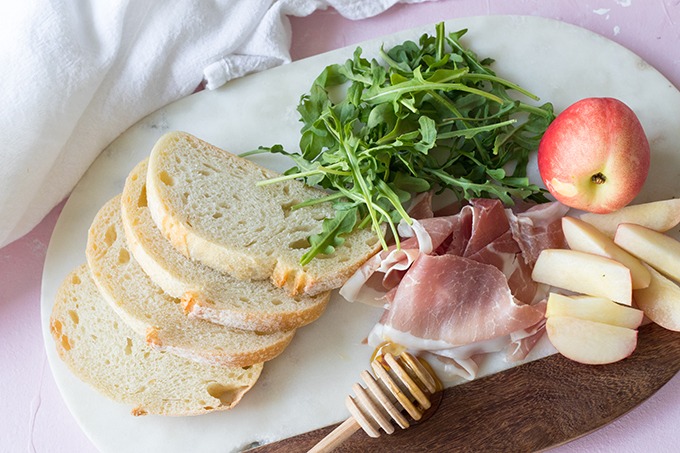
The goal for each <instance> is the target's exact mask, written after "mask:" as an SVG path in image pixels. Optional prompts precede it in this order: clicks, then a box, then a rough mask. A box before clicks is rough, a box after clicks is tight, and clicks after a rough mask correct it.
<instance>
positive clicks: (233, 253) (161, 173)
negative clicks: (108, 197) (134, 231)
mask: <svg viewBox="0 0 680 453" xmlns="http://www.w3.org/2000/svg"><path fill="white" fill-rule="evenodd" d="M275 176H277V174H276V173H275V172H273V171H270V170H267V169H265V168H262V167H259V166H258V165H256V164H254V163H253V162H250V161H248V160H246V159H243V158H240V157H238V156H235V155H233V154H230V153H228V152H226V151H223V150H221V149H219V148H217V147H215V146H212V145H210V144H208V143H206V142H204V141H201V140H199V139H198V138H196V137H194V136H192V135H189V134H187V133H183V132H171V133H167V134H165V135H164V136H163V137H161V138H160V139H159V140H158V142H157V143H156V145H155V146H154V148H153V150H152V151H151V155H150V157H149V169H148V172H147V180H146V184H147V200H148V205H149V209H150V211H151V216H152V218H153V219H154V222H155V223H156V225H158V227H159V228H160V230H161V231H162V232H163V235H164V236H165V237H166V238H167V239H169V240H170V242H171V243H172V244H173V245H174V246H175V248H177V249H178V250H179V251H180V252H181V253H182V254H184V255H185V256H187V257H189V258H192V259H195V260H198V261H201V262H203V263H205V264H206V265H208V266H210V267H213V268H215V269H218V270H220V271H223V272H227V273H229V274H231V275H233V276H235V277H236V278H238V279H253V280H259V279H266V278H270V277H271V279H272V281H273V283H274V284H275V285H276V286H285V287H286V288H287V289H288V290H289V291H290V292H291V294H299V293H306V294H319V293H322V292H324V291H328V290H331V289H334V288H337V287H340V286H342V284H343V283H344V282H345V281H346V280H347V279H348V278H349V277H350V276H351V275H352V274H353V273H354V271H355V270H356V269H357V268H358V267H359V266H360V265H361V264H362V263H363V262H364V261H365V260H366V259H368V258H369V257H370V256H372V255H373V254H375V252H376V251H377V250H378V248H379V247H380V244H379V241H378V238H377V236H376V235H375V234H374V233H373V232H372V231H370V229H368V228H366V229H362V230H358V231H355V232H353V233H351V234H348V235H346V237H345V238H346V241H345V244H343V245H342V246H341V247H338V248H337V249H336V252H335V253H333V254H332V255H328V256H319V257H317V258H315V259H313V260H312V261H311V262H310V263H309V264H308V265H306V266H304V267H303V266H301V265H300V258H301V257H302V255H303V254H304V253H305V252H306V251H307V250H308V249H309V243H308V241H307V238H308V237H309V236H310V235H311V234H315V233H319V232H320V231H321V227H322V222H321V221H322V220H323V219H324V218H326V217H329V216H331V215H332V214H333V207H332V206H331V205H330V203H323V204H318V205H314V206H310V207H304V208H300V209H295V210H293V209H291V207H292V206H294V205H296V204H298V203H300V202H302V201H305V200H308V199H311V198H319V197H322V196H325V195H327V194H326V193H325V192H323V191H320V190H317V189H314V188H311V187H309V186H306V185H305V184H303V183H302V182H300V181H295V180H290V181H286V182H282V183H277V184H270V185H265V186H257V185H256V183H257V182H258V181H261V180H264V179H269V178H272V177H275Z"/></svg>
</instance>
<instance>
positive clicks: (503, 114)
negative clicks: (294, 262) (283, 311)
mask: <svg viewBox="0 0 680 453" xmlns="http://www.w3.org/2000/svg"><path fill="white" fill-rule="evenodd" d="M466 32H467V30H459V31H456V32H453V33H449V34H447V33H446V31H445V29H444V24H443V23H440V24H437V25H436V27H435V35H434V36H431V35H429V34H424V35H422V36H421V37H420V39H419V41H418V42H417V43H416V42H414V41H406V42H404V43H402V44H400V45H397V46H394V47H392V48H390V49H385V48H384V47H383V48H381V49H380V51H379V55H380V58H381V60H382V62H383V63H382V64H381V63H379V62H378V61H377V60H376V59H370V60H369V59H366V58H364V57H362V49H361V48H360V47H358V48H357V49H356V50H355V51H354V53H353V55H352V58H350V59H348V60H347V61H345V62H344V63H343V64H334V65H330V66H328V67H326V68H325V69H324V70H323V71H322V72H321V73H320V74H319V76H318V77H317V78H316V79H315V81H314V82H313V84H312V86H311V88H310V90H309V92H308V93H306V94H303V95H302V96H301V98H300V103H299V105H298V113H299V114H300V120H301V122H302V124H303V126H302V128H301V131H300V133H301V136H300V143H299V145H300V152H299V153H289V152H287V151H285V150H284V149H283V148H282V147H281V146H280V145H274V146H272V147H269V148H264V147H263V148H260V149H259V150H257V151H254V152H275V153H280V154H284V155H287V156H289V157H290V158H291V159H292V160H293V162H294V163H295V166H294V167H292V168H291V169H289V170H288V171H286V172H285V173H284V175H282V176H281V177H278V178H274V179H271V180H268V181H264V182H261V184H271V183H275V182H277V181H281V180H285V179H291V178H299V179H302V180H304V181H305V182H306V183H307V184H309V185H317V186H320V187H321V188H324V189H327V190H328V191H329V195H328V196H326V197H321V198H319V199H317V200H306V201H304V202H302V203H300V204H299V205H298V207H300V206H308V205H312V204H316V203H322V202H332V203H333V206H334V208H335V217H333V218H330V219H326V220H324V222H323V227H322V232H321V233H320V234H318V235H314V236H312V237H310V238H309V242H310V245H311V248H310V249H309V250H308V251H307V253H305V255H304V257H303V259H302V261H301V262H302V264H307V263H309V262H310V261H311V260H312V259H313V258H314V256H316V255H317V254H329V253H333V252H334V250H335V248H336V247H338V246H341V245H342V243H343V242H344V238H343V237H342V235H344V234H346V233H348V232H350V231H353V230H354V229H355V228H363V227H364V226H366V225H368V224H370V225H371V228H372V229H373V230H374V231H375V232H376V234H377V235H378V237H379V239H380V242H381V244H382V246H383V247H385V248H386V247H387V239H386V237H385V235H384V234H383V224H385V223H386V224H387V226H388V229H389V230H390V231H392V233H393V235H394V239H395V241H397V245H398V244H399V243H398V236H397V235H396V224H398V223H399V222H400V221H402V220H404V221H406V222H407V223H411V222H412V220H411V219H410V217H409V216H408V214H407V212H406V210H405V209H404V205H405V204H406V203H408V201H409V200H410V199H411V197H412V196H414V195H415V194H417V193H421V192H425V191H429V190H436V191H437V192H441V191H444V190H448V191H451V192H452V193H453V195H454V196H456V197H457V198H459V199H466V200H469V199H471V198H476V197H492V198H498V199H499V200H501V201H502V202H503V203H505V204H506V205H512V204H513V203H514V200H517V199H531V200H534V201H536V202H544V201H547V198H546V197H545V194H544V193H543V191H542V190H541V189H540V188H539V187H537V186H536V185H533V184H531V183H530V182H529V180H528V179H527V177H526V175H527V169H526V167H527V163H528V161H529V156H530V154H531V153H533V152H535V151H536V150H537V149H538V144H539V141H540V139H541V137H542V135H543V133H544V132H545V129H546V128H547V127H548V125H549V124H550V122H551V121H552V120H553V119H554V118H555V116H554V113H553V108H552V105H551V104H550V103H546V104H543V105H540V106H539V105H534V104H531V103H529V102H525V101H523V100H522V99H527V100H528V101H537V100H538V97H537V96H535V95H534V94H532V93H530V92H529V91H527V90H526V89H524V88H522V87H520V86H518V85H517V84H515V83H513V82H511V81H509V80H506V79H504V78H502V77H500V76H498V75H497V74H496V73H495V72H494V71H493V70H492V69H491V64H492V63H493V60H492V59H490V58H483V59H480V58H479V57H478V56H477V55H476V54H475V53H474V52H472V51H471V50H469V49H467V48H465V46H464V45H463V43H462V39H463V37H464V35H465V33H466ZM510 169H512V170H510Z"/></svg>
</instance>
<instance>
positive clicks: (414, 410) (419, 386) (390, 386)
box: [308, 352, 440, 453]
mask: <svg viewBox="0 0 680 453" xmlns="http://www.w3.org/2000/svg"><path fill="white" fill-rule="evenodd" d="M371 368H372V369H373V373H374V374H375V376H374V375H372V374H371V373H369V372H368V371H366V370H364V371H362V372H361V375H360V376H361V379H362V380H363V381H364V383H365V384H366V387H363V386H362V385H360V384H359V383H356V384H354V385H353V386H352V390H353V391H354V393H355V395H356V396H355V397H352V396H351V395H348V396H347V399H346V400H345V404H346V406H347V409H348V410H349V412H350V414H351V416H350V417H349V418H348V419H347V420H345V421H344V422H343V423H341V424H340V425H339V426H338V427H337V428H335V429H334V430H333V431H332V432H331V433H329V434H328V435H327V436H326V437H324V438H323V439H322V440H321V441H320V442H319V443H318V444H316V445H315V446H314V447H313V448H312V449H311V450H309V452H308V453H324V452H329V451H332V450H333V449H335V448H336V447H337V446H339V445H340V444H341V443H342V442H344V441H345V440H347V439H348V438H349V437H350V436H351V435H352V434H354V433H355V432H356V431H357V430H358V429H359V428H363V430H364V431H365V432H366V434H368V435H369V436H371V437H380V428H382V430H383V431H385V432H386V433H387V434H392V433H393V432H394V426H393V425H392V423H391V420H394V421H395V422H396V423H397V424H398V425H399V426H400V427H401V428H402V429H406V428H408V427H409V426H410V423H409V421H408V419H407V418H406V417H405V416H404V414H403V413H402V410H405V411H406V412H407V413H408V415H410V416H411V418H413V420H416V421H418V420H420V419H421V418H422V416H423V413H424V412H425V411H426V410H427V409H429V408H430V407H431V405H432V401H431V400H430V397H431V395H433V394H434V393H435V392H437V391H438V390H439V389H440V384H439V381H438V379H437V377H436V376H435V375H434V373H433V372H431V371H430V370H429V369H428V368H427V367H425V366H424V365H423V364H422V363H421V362H420V361H419V360H418V359H417V358H416V357H414V356H413V355H411V354H409V353H408V352H402V353H401V354H399V356H398V357H395V356H394V355H392V354H391V353H390V352H386V353H384V354H380V355H378V356H377V357H375V358H374V359H373V360H372V361H371ZM395 403H396V404H395ZM398 406H401V407H402V409H399V408H398Z"/></svg>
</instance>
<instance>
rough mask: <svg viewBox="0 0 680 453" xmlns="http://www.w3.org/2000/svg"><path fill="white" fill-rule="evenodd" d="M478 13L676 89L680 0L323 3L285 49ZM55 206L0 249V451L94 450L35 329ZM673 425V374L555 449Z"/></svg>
mask: <svg viewBox="0 0 680 453" xmlns="http://www.w3.org/2000/svg"><path fill="white" fill-rule="evenodd" d="M488 14H524V15H536V16H543V17H549V18H554V19H559V20H562V21H565V22H568V23H572V24H575V25H579V26H581V27H584V28H587V29H589V30H592V31H594V32H596V33H599V34H601V35H603V36H605V37H607V38H609V39H611V40H613V41H616V42H618V43H620V44H622V45H623V46H625V47H627V48H629V49H630V50H632V51H634V52H635V53H637V54H638V55H640V56H641V57H642V58H643V59H644V60H646V61H647V62H648V63H650V64H651V65H652V66H654V67H655V68H656V69H658V70H659V71H660V72H661V73H662V74H663V75H665V76H666V77H667V78H668V79H669V80H670V81H671V82H672V83H673V84H674V85H675V86H676V87H680V0H645V1H642V0H599V1H586V0H571V1H556V0H504V1H503V0H485V1H482V0H449V1H438V2H433V3H424V4H418V5H404V6H397V7H394V8H392V9H391V10H389V11H387V12H386V13H384V14H382V15H381V16H378V17H375V18H372V19H368V20H363V21H358V22H352V21H348V20H345V19H343V18H342V17H340V16H339V15H338V14H337V13H336V12H334V11H332V10H329V11H322V12H317V13H315V14H314V15H312V16H310V17H308V18H294V19H292V21H291V22H292V29H293V42H292V55H293V58H294V59H299V58H303V57H307V56H310V55H314V54H317V53H321V52H325V51H327V50H331V49H335V48H338V47H342V46H346V45H350V44H354V43H356V42H358V41H361V40H365V39H368V38H373V37H378V36H380V35H383V34H387V33H392V32H395V31H398V30H401V29H405V28H409V27H413V26H416V25H423V24H428V23H433V22H436V21H439V20H442V19H449V18H456V17H465V16H475V15H488ZM678 127H680V118H679V119H678ZM678 152H680V144H678ZM679 195H680V194H679ZM61 207H62V205H60V206H58V207H56V208H55V209H54V210H53V211H52V212H51V213H50V214H49V215H48V216H47V217H46V218H45V219H44V220H43V221H42V222H41V223H40V224H39V225H38V226H37V227H36V228H35V229H34V230H33V231H32V232H31V233H29V234H28V235H27V236H25V237H23V238H22V239H20V240H18V241H16V242H14V243H12V244H10V245H8V246H6V247H4V248H2V249H0V408H1V409H0V452H25V451H29V452H34V451H35V452H73V453H78V452H90V451H94V450H95V449H94V447H93V446H92V443H91V442H90V441H89V440H88V439H87V438H86V437H85V435H84V434H83V433H82V431H81V430H80V428H79V426H78V425H77V424H76V422H75V421H74V419H73V418H72V417H71V415H70V413H69V412H68V410H67V409H66V406H65V405H64V402H63V401H62V399H61V396H60V394H59V391H58V389H57V387H56V385H55V383H54V380H53V378H52V374H51V372H50V369H49V366H48V364H47V359H46V356H45V352H44V346H43V338H42V334H41V328H40V281H41V275H42V268H43V263H44V260H45V251H46V249H47V244H48V243H49V239H50V235H51V233H52V229H53V228H54V224H55V222H56V220H57V217H58V215H59V212H60V210H61ZM678 426H680V376H676V377H675V378H674V379H673V380H671V381H670V382H669V383H668V384H667V385H666V386H665V387H664V388H662V389H661V390H660V391H659V392H658V393H657V394H656V395H654V396H653V397H652V398H650V399H649V400H648V401H647V402H645V403H644V404H643V405H642V406H640V407H638V408H637V409H635V410H633V411H632V412H630V413H628V414H627V415H625V416H624V417H621V418H620V419H619V420H617V421H615V422H614V423H612V424H611V425H609V426H607V427H605V428H602V429H600V430H598V431H597V432H595V433H592V434H590V435H588V436H586V437H584V438H582V439H579V440H576V441H574V442H571V443H569V444H567V445H565V446H562V447H559V448H557V449H556V450H555V451H557V452H592V451H597V452H614V451H616V452H619V453H620V452H642V451H644V452H649V453H656V452H677V451H680V429H679V428H678Z"/></svg>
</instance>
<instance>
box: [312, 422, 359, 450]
mask: <svg viewBox="0 0 680 453" xmlns="http://www.w3.org/2000/svg"><path fill="white" fill-rule="evenodd" d="M359 428H361V426H359V424H358V423H357V422H356V420H354V417H350V418H348V419H347V420H345V421H344V422H342V423H341V424H340V425H339V426H338V427H337V428H335V429H334V430H333V431H331V432H330V433H328V435H327V436H326V437H324V438H323V439H321V441H319V443H318V444H316V445H314V446H313V447H312V449H311V450H309V451H308V452H307V453H327V452H329V451H333V450H335V449H336V448H337V447H338V446H339V445H340V444H341V443H343V442H344V441H346V440H347V439H349V438H350V437H351V436H352V434H354V433H355V432H356V431H357V430H358V429H359Z"/></svg>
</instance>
